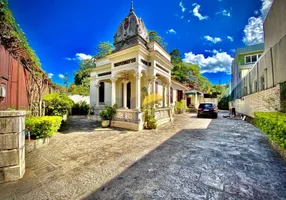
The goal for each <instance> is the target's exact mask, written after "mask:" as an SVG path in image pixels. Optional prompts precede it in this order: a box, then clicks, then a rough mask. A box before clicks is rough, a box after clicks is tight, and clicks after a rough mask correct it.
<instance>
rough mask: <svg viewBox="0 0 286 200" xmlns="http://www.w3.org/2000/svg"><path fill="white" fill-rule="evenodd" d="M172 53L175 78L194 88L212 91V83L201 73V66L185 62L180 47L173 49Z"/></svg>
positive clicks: (173, 75)
mask: <svg viewBox="0 0 286 200" xmlns="http://www.w3.org/2000/svg"><path fill="white" fill-rule="evenodd" d="M170 55H171V63H172V64H173V66H174V67H173V69H172V77H173V78H174V79H176V80H178V81H180V82H182V83H185V84H187V85H188V86H189V87H190V88H192V89H196V90H201V91H204V92H211V88H212V84H211V83H210V82H209V80H208V79H207V78H206V77H204V76H202V75H201V73H200V66H198V65H195V64H192V63H186V62H184V61H183V59H182V54H181V53H180V51H179V50H178V49H174V50H172V51H171V52H170Z"/></svg>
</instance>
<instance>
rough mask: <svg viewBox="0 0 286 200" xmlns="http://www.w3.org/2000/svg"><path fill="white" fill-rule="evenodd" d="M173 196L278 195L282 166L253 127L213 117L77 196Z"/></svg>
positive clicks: (285, 194)
mask: <svg viewBox="0 0 286 200" xmlns="http://www.w3.org/2000/svg"><path fill="white" fill-rule="evenodd" d="M199 120H205V119H198V123H199ZM174 198H176V199H193V198H194V199H266V200H270V199H284V198H286V165H285V162H284V161H283V160H282V159H281V157H280V156H279V154H278V153H276V152H275V151H273V150H272V149H271V148H270V147H269V144H268V139H267V137H266V136H265V135H263V134H262V133H261V132H260V131H259V130H258V129H257V128H255V127H254V126H252V125H251V124H248V123H246V122H243V121H228V120H226V119H223V118H221V117H219V119H218V120H212V122H211V124H210V125H209V126H208V128H207V129H184V130H181V131H179V132H178V133H177V134H176V135H174V136H173V137H171V138H170V139H168V140H167V141H166V142H164V143H163V144H161V145H160V146H158V147H157V148H156V149H155V150H153V151H152V152H150V153H149V154H147V155H145V156H144V157H143V158H142V159H140V160H138V161H137V162H135V163H134V164H132V165H131V166H130V167H129V168H127V169H126V170H125V171H124V172H122V173H121V174H120V175H118V176H117V177H115V178H114V179H112V180H111V181H109V182H108V183H106V184H105V185H104V186H102V187H101V188H99V189H97V190H96V191H94V192H93V193H91V194H89V195H87V196H85V197H84V198H83V199H174Z"/></svg>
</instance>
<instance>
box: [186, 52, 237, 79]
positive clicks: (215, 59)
mask: <svg viewBox="0 0 286 200" xmlns="http://www.w3.org/2000/svg"><path fill="white" fill-rule="evenodd" d="M232 60H233V58H232V57H231V56H230V55H229V54H227V53H226V52H218V51H217V50H216V51H215V54H214V55H213V56H209V57H205V56H204V55H203V54H197V55H196V54H193V52H189V53H185V58H184V61H185V62H190V63H193V64H196V65H199V66H200V67H201V73H207V72H208V73H217V72H226V73H228V74H230V68H231V62H232Z"/></svg>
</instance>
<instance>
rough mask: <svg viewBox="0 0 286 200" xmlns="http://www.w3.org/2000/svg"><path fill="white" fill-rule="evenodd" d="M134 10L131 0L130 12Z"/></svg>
mask: <svg viewBox="0 0 286 200" xmlns="http://www.w3.org/2000/svg"><path fill="white" fill-rule="evenodd" d="M132 11H134V8H133V1H131V8H130V12H132Z"/></svg>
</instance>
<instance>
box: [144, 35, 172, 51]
mask: <svg viewBox="0 0 286 200" xmlns="http://www.w3.org/2000/svg"><path fill="white" fill-rule="evenodd" d="M148 33H149V40H150V41H156V42H158V43H159V44H160V45H161V46H162V47H163V48H164V49H166V47H167V45H168V43H167V42H164V39H163V38H162V37H161V36H159V35H158V33H157V32H156V31H154V30H150V31H148Z"/></svg>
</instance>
